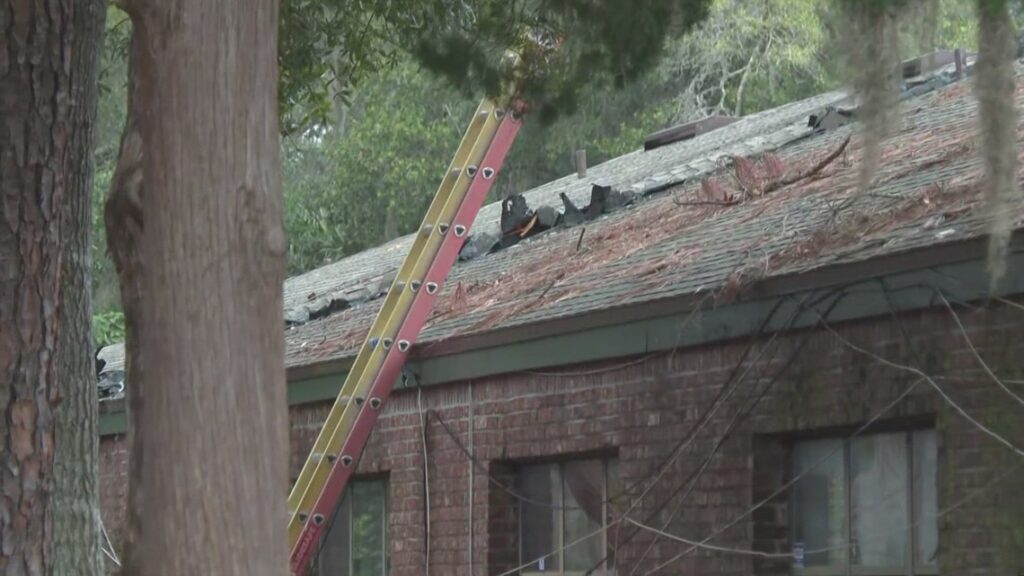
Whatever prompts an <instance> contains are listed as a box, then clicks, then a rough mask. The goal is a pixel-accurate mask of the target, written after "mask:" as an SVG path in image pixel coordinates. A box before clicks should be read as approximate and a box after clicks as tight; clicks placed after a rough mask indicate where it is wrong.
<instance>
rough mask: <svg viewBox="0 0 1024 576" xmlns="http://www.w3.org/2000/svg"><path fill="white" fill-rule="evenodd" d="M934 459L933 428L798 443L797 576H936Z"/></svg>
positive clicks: (793, 525)
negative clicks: (914, 575) (932, 575)
mask: <svg viewBox="0 0 1024 576" xmlns="http://www.w3.org/2000/svg"><path fill="white" fill-rule="evenodd" d="M935 460H936V443H935V431H934V430H918V431H912V432H894V433H886V434H872V435H868V436H858V437H855V438H853V440H852V441H850V442H845V441H844V440H843V439H825V440H811V441H807V442H799V443H797V444H796V445H795V446H794V450H793V461H792V472H793V475H794V476H796V475H799V474H801V473H803V472H804V471H806V470H808V469H811V471H810V472H808V473H807V474H806V475H804V476H803V477H802V478H801V479H800V480H799V481H798V482H797V483H796V484H795V485H794V487H793V500H792V503H791V505H792V514H791V520H792V521H791V529H792V543H793V551H794V554H795V555H796V558H795V559H794V573H795V574H806V575H822V576H825V575H827V576H832V575H835V576H841V575H872V576H889V575H893V576H895V575H903V574H935V573H937V569H936V565H935V554H936V546H937V543H938V529H937V525H936V520H935V514H936V493H935V476H936V461H935ZM812 467H813V469H812Z"/></svg>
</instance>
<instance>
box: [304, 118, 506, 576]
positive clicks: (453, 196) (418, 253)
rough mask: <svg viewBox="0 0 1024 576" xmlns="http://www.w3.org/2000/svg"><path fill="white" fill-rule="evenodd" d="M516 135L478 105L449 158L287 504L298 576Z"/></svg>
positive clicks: (316, 545) (315, 547)
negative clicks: (449, 161) (427, 207)
mask: <svg viewBox="0 0 1024 576" xmlns="http://www.w3.org/2000/svg"><path fill="white" fill-rule="evenodd" d="M520 126H521V118H520V110H519V109H512V108H502V107H499V105H497V104H495V103H494V102H492V101H490V100H487V99H485V100H484V101H483V102H481V103H480V106H479V107H478V108H477V110H476V113H475V114H474V115H473V119H472V121H471V122H470V124H469V128H468V129H467V130H466V133H465V135H464V136H463V138H462V143H461V144H460V145H459V148H458V150H457V151H456V152H455V158H454V159H453V160H452V163H451V165H450V166H449V168H448V172H447V174H446V175H445V177H444V180H443V181H442V183H441V186H440V188H439V189H438V191H437V195H436V196H435V197H434V199H433V201H432V202H431V204H430V208H429V209H428V210H427V215H426V217H425V218H424V219H423V224H422V226H421V227H420V230H419V233H417V234H416V238H415V240H414V241H413V245H412V248H411V249H410V251H409V254H408V255H407V256H406V258H405V260H404V261H403V263H402V265H401V267H400V268H399V270H398V273H397V275H396V276H395V279H394V282H393V283H392V285H391V288H390V289H389V290H388V293H387V295H386V297H385V300H384V304H383V305H382V306H381V308H380V311H379V312H378V313H377V317H376V319H375V320H374V322H373V325H372V326H371V328H370V331H369V333H368V335H367V338H366V340H365V341H364V342H363V345H362V347H361V348H360V349H359V354H358V355H357V356H356V359H355V362H354V364H353V365H352V368H351V370H350V371H349V373H348V376H347V377H346V378H345V384H344V385H343V386H342V388H341V392H340V394H339V395H338V398H337V400H335V402H334V406H333V407H332V408H331V411H330V413H329V414H328V416H327V419H326V421H325V422H324V426H323V428H322V430H321V431H320V435H319V436H318V437H317V440H316V443H315V444H314V446H313V451H312V453H311V454H310V455H309V457H308V458H307V459H306V463H305V465H303V467H302V472H301V473H300V474H299V478H298V480H297V481H296V482H295V486H294V487H293V488H292V491H291V494H290V495H289V496H288V516H289V522H288V543H289V546H290V548H291V562H290V564H291V571H292V574H293V575H294V576H305V575H306V573H307V572H308V570H309V569H310V567H311V564H312V562H313V561H314V560H315V557H316V556H317V552H318V550H319V548H320V546H321V543H320V542H321V539H322V538H323V537H324V536H325V534H324V531H325V530H326V529H327V528H328V524H329V520H330V518H332V516H333V514H334V510H335V509H336V507H337V506H338V504H339V503H340V502H341V497H342V494H343V493H344V491H345V486H346V484H347V483H348V481H349V478H350V477H351V476H352V473H353V472H354V470H355V467H356V464H357V462H358V461H359V457H360V455H361V454H362V451H363V448H364V446H365V445H366V441H367V439H368V438H369V436H370V431H371V429H372V428H373V426H374V424H375V423H376V421H377V416H378V415H379V414H380V412H381V409H382V408H383V407H384V403H385V402H386V401H387V399H388V395H389V394H390V392H391V388H392V387H393V386H394V384H395V381H396V380H397V379H398V378H399V376H400V375H401V370H402V367H403V366H404V364H405V362H406V359H407V357H408V353H409V349H410V348H411V347H412V344H413V342H414V341H415V340H416V338H417V336H418V335H419V333H420V330H421V329H422V328H423V324H424V323H425V322H426V321H427V317H428V315H429V314H430V310H431V308H432V307H433V305H434V300H435V299H436V297H437V295H438V294H439V293H440V291H441V286H442V285H443V283H444V281H445V278H446V277H447V276H448V273H449V271H451V269H452V266H454V264H455V261H456V259H457V258H458V255H459V251H460V250H461V248H462V245H463V243H464V242H465V240H466V238H467V236H468V233H469V229H470V226H471V225H472V224H473V220H474V219H475V218H476V214H477V212H478V211H479V209H480V206H481V205H482V204H483V202H484V199H485V198H486V197H487V193H488V192H489V191H490V189H491V186H492V185H493V184H494V181H495V178H496V176H497V174H498V170H499V169H500V168H501V166H502V163H503V162H504V161H505V156H506V155H507V154H508V151H509V149H510V148H511V147H512V142H513V141H514V140H515V137H516V135H517V134H518V132H519V127H520Z"/></svg>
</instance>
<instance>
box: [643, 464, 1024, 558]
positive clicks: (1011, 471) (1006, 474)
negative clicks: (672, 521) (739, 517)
mask: <svg viewBox="0 0 1024 576" xmlns="http://www.w3.org/2000/svg"><path fill="white" fill-rule="evenodd" d="M1022 469H1024V462H1019V463H1017V464H1016V465H1015V466H1013V467H1010V468H1007V469H1006V470H1003V471H1002V473H1000V474H998V475H996V476H995V477H994V478H992V479H990V480H989V481H988V482H986V483H985V485H984V486H982V487H981V488H978V489H975V490H972V491H971V492H970V493H969V494H968V495H967V496H965V497H963V498H961V499H960V500H958V501H956V502H955V503H953V504H951V505H949V506H946V507H945V508H942V509H940V510H938V511H936V512H934V513H929V514H922V515H921V517H920V518H919V519H917V520H915V521H913V522H911V523H910V524H907V525H905V526H904V525H899V524H893V525H889V526H883V527H881V530H879V529H877V528H876V529H875V530H874V531H872V533H871V534H868V535H867V536H866V537H863V538H858V539H857V541H856V543H855V542H853V541H851V542H848V543H844V544H837V545H835V546H827V547H822V548H813V549H809V550H804V551H803V555H804V557H806V556H811V555H815V554H824V553H826V552H832V551H835V550H844V549H848V548H851V547H853V546H855V545H856V544H860V543H863V542H871V541H875V540H880V539H882V537H888V536H890V535H891V532H890V531H895V530H900V531H904V530H907V529H908V528H919V527H920V526H921V523H922V522H924V521H925V520H932V519H935V520H938V519H940V518H943V517H944V516H946V515H948V514H951V513H952V512H955V511H956V510H958V509H960V508H962V507H963V506H965V505H966V504H968V503H969V502H971V501H972V500H974V499H975V498H978V497H979V496H981V495H982V494H985V493H986V492H988V491H989V490H991V489H992V488H994V487H995V486H996V485H998V484H999V483H1000V482H1002V481H1004V480H1006V479H1008V478H1010V477H1012V476H1014V475H1015V474H1017V473H1019V472H1020V471H1021V470H1022ZM905 493H906V488H901V490H900V491H898V492H896V494H901V495H902V494H905ZM891 496H892V494H890V495H888V497H891ZM888 497H887V498H888ZM874 504H876V505H877V504H879V502H875V503H874ZM625 521H626V522H628V523H630V524H633V525H635V526H637V527H639V528H641V529H643V530H647V531H649V532H653V533H657V534H658V535H660V536H662V537H664V538H668V539H670V540H675V541H676V542H680V543H682V544H688V545H692V546H697V547H699V548H701V549H703V550H709V551H713V552H722V553H726V554H737V555H741V556H757V557H761V558H796V554H794V553H792V552H765V551H761V550H754V549H750V548H739V547H728V546H718V545H715V544H702V543H701V541H699V540H693V539H689V538H684V537H682V536H679V535H677V534H673V533H671V532H665V531H663V530H659V529H657V528H655V527H653V526H648V525H646V524H643V523H641V522H639V521H637V520H634V519H632V518H626V519H625Z"/></svg>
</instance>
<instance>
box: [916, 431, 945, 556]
mask: <svg viewBox="0 0 1024 576" xmlns="http://www.w3.org/2000/svg"><path fill="white" fill-rule="evenodd" d="M937 454H938V450H937V448H936V441H935V430H921V431H918V432H914V525H915V529H916V536H917V537H916V542H915V546H914V551H915V558H914V563H915V565H917V566H934V565H935V552H936V550H938V542H939V527H938V522H937V521H936V517H935V516H936V513H937V512H938V504H937V503H938V498H937V497H936V492H935V479H936V477H937V468H938V465H937V463H936V459H937Z"/></svg>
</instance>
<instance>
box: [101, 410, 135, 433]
mask: <svg viewBox="0 0 1024 576" xmlns="http://www.w3.org/2000/svg"><path fill="white" fill-rule="evenodd" d="M99 424H100V425H99V429H100V436H113V435H115V434H124V433H125V432H127V431H128V413H127V412H124V411H123V410H122V411H120V412H105V413H103V414H100V422H99Z"/></svg>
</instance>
